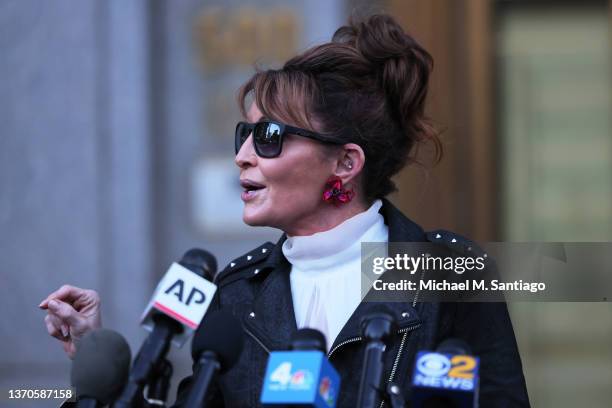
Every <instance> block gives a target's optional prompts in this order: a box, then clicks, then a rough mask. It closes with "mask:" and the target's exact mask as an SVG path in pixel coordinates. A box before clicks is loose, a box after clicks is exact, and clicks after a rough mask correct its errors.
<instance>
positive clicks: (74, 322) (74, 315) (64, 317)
mask: <svg viewBox="0 0 612 408" xmlns="http://www.w3.org/2000/svg"><path fill="white" fill-rule="evenodd" d="M47 307H48V310H49V312H50V313H51V314H52V315H55V316H57V317H58V318H59V320H61V322H62V324H66V325H68V326H70V327H72V328H78V327H79V326H81V324H82V322H81V317H80V316H79V312H77V311H76V310H74V308H73V307H72V306H70V305H69V304H68V303H65V302H62V301H61V300H57V299H51V300H50V301H49V302H48V303H47ZM60 330H61V328H60Z"/></svg>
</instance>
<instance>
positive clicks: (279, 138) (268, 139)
mask: <svg viewBox="0 0 612 408" xmlns="http://www.w3.org/2000/svg"><path fill="white" fill-rule="evenodd" d="M251 133H253V146H254V147H255V153H257V155H258V156H259V157H264V158H266V159H271V158H273V157H278V156H279V155H280V154H281V151H282V150H283V139H284V137H285V135H287V134H292V135H298V136H302V137H307V138H309V139H314V140H317V141H319V142H322V143H329V144H344V143H342V142H339V141H337V140H331V139H329V138H326V137H325V136H323V135H320V134H318V133H315V132H311V131H310V130H306V129H300V128H296V127H293V126H289V125H285V124H283V123H280V122H275V121H261V122H257V123H247V122H238V124H237V125H236V135H235V139H234V147H235V149H236V154H238V152H239V151H240V148H241V147H242V145H243V144H244V142H245V141H246V140H247V139H248V138H249V135H250V134H251Z"/></svg>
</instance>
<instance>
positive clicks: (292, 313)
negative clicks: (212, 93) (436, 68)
mask: <svg viewBox="0 0 612 408" xmlns="http://www.w3.org/2000/svg"><path fill="white" fill-rule="evenodd" d="M431 69H432V59H431V57H430V55H429V54H428V53H427V52H426V51H425V50H424V49H423V48H422V47H421V46H420V45H419V44H417V43H416V42H415V41H414V39H413V38H412V37H410V36H409V35H407V34H405V33H404V31H403V30H402V29H401V27H400V26H399V25H398V24H397V23H396V22H395V21H394V20H393V19H392V18H391V17H389V16H385V15H377V16H372V17H370V18H369V19H367V20H366V21H364V22H359V23H353V22H351V23H349V25H347V26H343V27H341V28H340V29H338V30H337V31H336V33H335V34H334V36H333V39H332V41H331V42H330V43H326V44H322V45H320V46H316V47H313V48H311V49H309V50H307V51H306V52H304V53H303V54H301V55H298V56H296V57H294V58H292V59H291V60H289V61H288V62H287V63H286V64H285V65H284V66H283V67H282V69H279V70H267V71H261V72H257V73H256V74H254V76H253V77H252V78H251V79H250V80H249V81H248V82H247V83H246V84H245V85H244V86H243V87H242V88H241V90H240V93H239V100H240V105H241V109H242V112H243V115H244V116H245V118H246V121H245V122H241V123H239V124H238V125H237V127H236V135H235V138H236V139H235V144H236V159H235V162H236V165H237V166H238V167H239V169H240V183H241V185H242V187H243V188H244V191H243V193H242V200H243V201H244V213H243V219H244V222H246V223H247V224H249V225H252V226H271V227H275V228H278V229H280V230H282V231H283V232H284V234H283V235H282V237H281V238H280V240H279V241H278V242H277V243H276V244H271V243H266V244H264V245H262V246H260V247H259V248H256V249H254V250H252V251H250V252H249V253H247V254H244V255H243V256H241V257H239V258H237V259H236V260H234V261H232V262H231V263H230V264H229V265H228V266H227V267H226V268H225V269H224V270H223V271H221V272H220V273H219V274H218V275H217V277H216V283H217V285H218V287H219V290H218V296H216V297H215V301H214V302H213V307H215V308H221V309H226V310H230V311H231V312H232V313H233V314H234V315H235V316H236V317H238V318H239V319H241V321H242V322H243V327H244V331H245V334H246V335H245V341H246V343H245V347H244V351H243V353H242V355H241V357H240V360H239V362H238V364H237V365H236V366H235V367H234V368H233V369H232V370H230V371H229V372H227V373H226V374H224V375H223V376H221V377H220V378H219V381H218V388H216V392H215V393H213V395H212V396H211V398H212V399H213V400H214V401H215V402H216V403H217V404H218V405H225V406H231V407H243V406H244V407H251V406H258V405H259V397H260V390H261V386H262V383H263V374H264V369H265V365H266V361H267V358H268V354H269V352H270V350H276V349H284V348H286V347H287V345H288V343H289V339H290V338H291V335H292V334H293V333H294V332H295V331H296V330H297V329H298V328H302V327H313V328H316V329H318V330H320V331H321V332H323V333H324V334H325V336H326V338H327V339H328V345H327V346H328V350H329V358H330V361H331V363H332V364H333V365H334V366H335V368H336V369H337V370H338V371H339V373H340V375H341V377H342V391H341V395H340V398H339V406H342V407H352V406H355V405H356V395H357V392H356V391H357V389H358V386H359V384H358V381H359V375H356V374H358V373H360V372H361V370H362V356H363V350H364V342H363V341H362V340H361V339H359V335H360V333H359V322H360V319H361V318H362V317H363V316H365V315H367V314H368V312H369V311H370V310H372V308H373V307H376V304H375V303H370V302H361V293H360V243H361V242H376V241H379V242H395V241H399V242H406V241H408V242H411V241H414V242H426V241H430V240H431V241H435V242H436V243H437V244H439V245H445V244H446V243H450V242H451V241H452V240H454V241H453V242H455V241H456V240H462V238H460V237H457V236H456V235H454V234H451V233H448V232H442V233H440V232H436V233H435V234H426V233H425V232H424V231H423V229H422V228H421V227H419V226H418V225H416V224H415V223H414V222H412V221H410V220H409V219H408V218H406V217H405V216H404V215H403V214H402V213H401V212H400V211H399V210H397V209H396V208H395V207H393V205H392V204H391V203H389V202H388V201H386V200H385V199H384V197H385V196H386V195H387V194H389V193H390V192H392V191H393V190H395V186H394V184H393V182H392V181H391V177H392V176H393V175H395V174H396V173H397V172H398V171H399V170H400V169H402V168H403V167H404V166H405V165H406V163H407V161H408V158H409V156H410V154H411V153H413V151H414V149H415V147H416V145H417V144H419V143H420V142H424V141H430V142H433V143H434V145H435V146H436V150H437V151H438V152H440V151H441V150H440V143H439V140H438V138H437V135H436V133H435V131H434V129H433V127H432V126H430V124H429V123H428V121H427V119H426V118H425V116H424V106H425V98H426V95H427V88H428V79H429V74H430V71H431ZM250 97H253V101H252V103H250V106H249V108H248V109H246V107H245V105H247V104H248V103H247V99H248V98H250ZM50 299H53V300H51V301H50ZM41 306H42V307H48V309H49V315H48V316H47V318H46V320H47V328H48V330H49V333H50V334H51V335H52V336H55V337H57V338H59V339H60V340H61V341H62V342H63V343H64V348H65V349H66V351H67V352H68V353H69V354H72V353H73V352H74V343H73V340H74V338H75V337H77V338H78V336H80V335H82V333H84V332H86V331H87V330H90V329H91V328H92V327H97V326H99V324H100V323H99V311H98V310H99V301H98V300H97V297H96V294H95V292H91V291H83V290H81V289H78V288H74V287H69V286H66V287H63V288H61V289H60V290H59V291H58V292H55V293H53V294H51V295H49V297H48V298H47V299H46V300H45V301H44V302H43V303H42V304H41ZM386 306H387V307H388V309H389V310H390V311H391V312H392V313H393V314H395V318H396V320H397V321H398V324H399V328H400V330H399V331H398V333H397V334H396V335H395V336H394V337H393V338H392V339H391V343H390V345H389V347H388V348H387V351H386V353H385V356H386V357H385V376H386V378H387V379H388V381H393V382H395V383H397V384H399V385H400V386H401V387H403V389H404V393H405V394H406V397H407V398H408V399H409V398H410V387H409V382H410V374H411V372H412V366H413V364H414V356H415V353H416V351H417V350H422V349H435V347H436V345H437V344H438V343H439V342H440V341H441V340H443V339H446V338H449V337H453V338H461V339H463V340H465V341H466V342H467V343H468V344H469V345H470V346H471V348H472V352H473V354H475V355H477V356H479V357H480V359H481V389H480V403H481V406H485V407H487V406H495V407H500V406H528V405H529V402H528V398H527V392H526V388H525V382H524V378H523V373H522V368H521V362H520V357H519V354H518V350H517V346H516V341H515V338H514V332H513V329H512V325H511V323H510V319H509V316H508V312H507V309H506V306H505V304H503V303H489V304H480V303H425V302H423V303H418V302H414V303H413V302H411V303H397V302H390V303H388V304H386ZM189 388H190V380H189V379H186V380H184V381H183V382H182V383H181V386H180V389H179V396H178V399H177V405H179V406H180V404H181V402H182V401H183V400H184V398H185V397H186V395H187V394H188V391H189ZM213 406H216V405H213Z"/></svg>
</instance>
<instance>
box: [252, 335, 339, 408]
mask: <svg viewBox="0 0 612 408" xmlns="http://www.w3.org/2000/svg"><path fill="white" fill-rule="evenodd" d="M291 350H292V351H274V352H272V353H270V358H268V366H267V368H266V374H265V377H264V385H263V391H262V394H261V403H262V404H263V405H265V406H271V405H278V404H283V405H287V404H291V405H292V406H293V405H296V406H303V407H316V408H333V407H335V406H336V403H337V401H338V393H339V391H340V375H338V372H337V371H336V370H335V369H334V367H333V366H332V365H331V363H330V362H329V361H328V360H327V356H326V354H325V350H327V347H326V342H325V336H324V335H323V333H321V332H320V331H318V330H314V329H301V330H298V331H297V332H296V333H295V334H294V336H293V338H292V341H291Z"/></svg>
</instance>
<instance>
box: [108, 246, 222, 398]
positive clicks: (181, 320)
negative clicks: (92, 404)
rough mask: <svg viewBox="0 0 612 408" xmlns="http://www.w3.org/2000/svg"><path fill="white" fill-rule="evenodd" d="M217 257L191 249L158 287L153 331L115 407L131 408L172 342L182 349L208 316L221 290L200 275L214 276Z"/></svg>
mask: <svg viewBox="0 0 612 408" xmlns="http://www.w3.org/2000/svg"><path fill="white" fill-rule="evenodd" d="M211 267H216V261H215V260H214V257H213V256H212V255H211V254H209V253H208V252H206V251H204V250H201V249H191V250H189V251H187V252H186V253H185V255H184V256H183V258H182V259H181V261H180V262H179V263H173V264H172V265H171V266H170V269H168V271H167V272H166V274H165V275H164V277H163V278H162V280H161V281H160V282H159V284H158V285H157V288H156V289H155V292H154V293H153V298H152V299H151V301H150V302H149V305H148V306H147V308H146V309H145V311H144V314H143V318H142V326H143V327H144V328H145V329H146V330H148V331H150V334H149V336H148V337H147V339H146V340H145V342H144V343H143V345H142V347H141V348H140V351H139V352H138V355H137V356H136V358H135V360H134V364H133V366H132V370H131V372H130V376H129V379H128V383H127V384H126V386H125V388H124V389H123V391H122V393H121V395H120V397H119V399H118V400H117V402H115V405H114V406H115V407H117V408H119V407H130V406H132V405H133V404H134V403H135V402H136V400H137V398H141V397H140V396H141V394H142V390H143V388H144V386H145V384H146V383H147V381H149V380H150V379H151V376H152V375H153V374H154V370H155V368H156V366H157V364H159V363H160V362H161V361H162V360H163V359H164V358H165V356H166V354H167V353H168V348H169V347H170V342H171V341H172V343H173V344H174V345H175V346H177V347H182V346H183V344H184V343H185V341H187V339H188V338H189V337H190V336H191V334H192V333H193V332H194V331H195V330H196V329H197V327H198V325H199V324H200V321H202V318H203V317H204V315H205V314H206V311H207V310H208V307H209V306H210V303H211V301H212V298H213V296H214V294H215V291H216V290H217V287H216V286H215V285H214V284H212V283H211V282H209V281H208V280H206V279H204V278H203V277H201V276H200V275H199V274H202V273H203V274H205V275H206V274H214V272H215V271H214V270H210V268H211Z"/></svg>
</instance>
